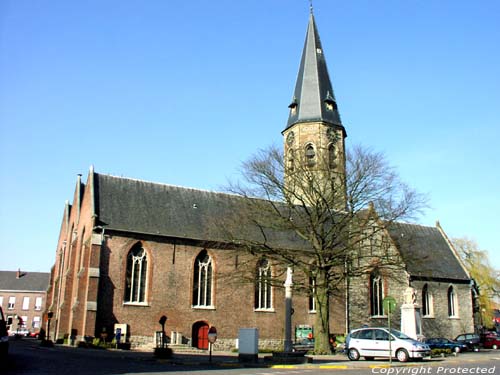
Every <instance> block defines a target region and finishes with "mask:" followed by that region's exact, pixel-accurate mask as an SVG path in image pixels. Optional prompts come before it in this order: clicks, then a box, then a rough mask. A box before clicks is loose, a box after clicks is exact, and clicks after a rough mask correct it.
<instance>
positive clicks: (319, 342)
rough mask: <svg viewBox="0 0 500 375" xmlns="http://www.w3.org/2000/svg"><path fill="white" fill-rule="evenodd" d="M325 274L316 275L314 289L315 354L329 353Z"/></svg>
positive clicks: (327, 299) (327, 302)
mask: <svg viewBox="0 0 500 375" xmlns="http://www.w3.org/2000/svg"><path fill="white" fill-rule="evenodd" d="M325 279H326V278H325V275H324V274H323V275H322V274H321V272H319V273H318V275H317V285H316V288H315V289H316V290H315V293H314V294H315V298H316V321H315V325H314V352H315V354H330V353H331V346H330V296H329V293H328V288H327V284H326V281H325Z"/></svg>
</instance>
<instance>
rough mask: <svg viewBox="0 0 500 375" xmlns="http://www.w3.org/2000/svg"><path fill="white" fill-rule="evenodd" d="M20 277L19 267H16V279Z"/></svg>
mask: <svg viewBox="0 0 500 375" xmlns="http://www.w3.org/2000/svg"><path fill="white" fill-rule="evenodd" d="M20 278H21V269H20V268H18V269H17V272H16V279H20Z"/></svg>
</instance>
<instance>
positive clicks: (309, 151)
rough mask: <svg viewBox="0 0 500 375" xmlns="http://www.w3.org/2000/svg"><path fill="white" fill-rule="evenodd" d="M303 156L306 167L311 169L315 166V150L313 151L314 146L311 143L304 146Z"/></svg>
mask: <svg viewBox="0 0 500 375" xmlns="http://www.w3.org/2000/svg"><path fill="white" fill-rule="evenodd" d="M305 156H306V165H307V166H308V167H313V166H314V165H315V164H316V150H315V149H314V146H313V145H312V144H311V143H309V144H308V145H307V146H306V150H305Z"/></svg>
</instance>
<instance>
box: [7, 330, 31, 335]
mask: <svg viewBox="0 0 500 375" xmlns="http://www.w3.org/2000/svg"><path fill="white" fill-rule="evenodd" d="M29 334H30V331H29V330H27V329H26V328H18V329H16V330H13V331H9V335H10V336H29Z"/></svg>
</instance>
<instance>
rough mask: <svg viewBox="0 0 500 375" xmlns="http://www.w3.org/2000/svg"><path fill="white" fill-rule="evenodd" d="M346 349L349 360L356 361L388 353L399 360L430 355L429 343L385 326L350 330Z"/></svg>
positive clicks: (385, 355)
mask: <svg viewBox="0 0 500 375" xmlns="http://www.w3.org/2000/svg"><path fill="white" fill-rule="evenodd" d="M389 338H390V341H389ZM389 348H390V349H389ZM346 350H347V357H348V358H349V359H350V360H351V361H357V360H358V359H359V358H360V357H364V358H365V359H366V360H368V361H371V360H373V359H374V358H375V357H384V358H389V353H391V354H390V355H391V357H393V358H397V359H398V361H400V362H406V361H408V360H409V359H410V358H413V359H422V358H425V357H430V355H431V348H430V347H429V345H427V344H424V343H422V342H419V341H417V340H413V339H412V338H410V337H408V336H406V335H405V334H404V333H402V332H399V331H396V330H395V329H391V331H390V333H389V329H387V328H360V329H355V330H353V331H351V333H349V335H348V336H347V339H346Z"/></svg>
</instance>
